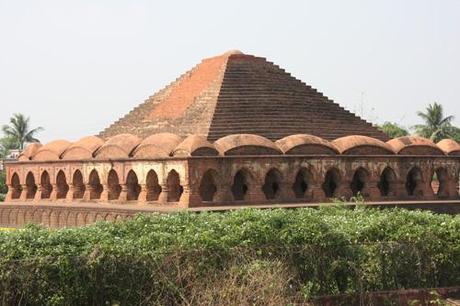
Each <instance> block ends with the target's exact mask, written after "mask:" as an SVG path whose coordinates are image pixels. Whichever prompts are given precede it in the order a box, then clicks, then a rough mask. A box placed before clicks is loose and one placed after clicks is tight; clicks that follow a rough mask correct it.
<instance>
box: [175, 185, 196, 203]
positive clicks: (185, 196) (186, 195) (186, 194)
mask: <svg viewBox="0 0 460 306" xmlns="http://www.w3.org/2000/svg"><path fill="white" fill-rule="evenodd" d="M182 188H183V192H182V194H181V196H180V199H179V206H180V207H188V206H189V203H190V198H191V195H190V186H189V185H183V186H182ZM198 197H200V196H199V195H198ZM200 202H201V198H200Z"/></svg>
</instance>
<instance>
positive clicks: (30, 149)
mask: <svg viewBox="0 0 460 306" xmlns="http://www.w3.org/2000/svg"><path fill="white" fill-rule="evenodd" d="M41 147H42V144H41V143H31V144H29V145H28V146H27V147H26V148H25V149H24V151H22V152H21V154H19V156H18V160H19V161H28V160H30V159H31V158H32V156H34V155H35V154H36V153H37V151H38V150H39V149H40V148H41Z"/></svg>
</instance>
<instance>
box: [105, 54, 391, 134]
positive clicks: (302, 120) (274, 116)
mask: <svg viewBox="0 0 460 306" xmlns="http://www.w3.org/2000/svg"><path fill="white" fill-rule="evenodd" d="M126 133H129V134H133V135H136V136H138V137H140V138H146V137H147V136H149V135H152V134H157V133H174V134H176V135H178V136H180V137H186V136H189V135H196V136H199V137H204V138H205V139H206V140H208V141H215V140H217V139H219V138H222V137H225V136H228V135H232V134H255V135H260V136H263V137H265V138H268V139H270V140H272V141H275V140H278V139H281V138H284V137H286V136H289V135H295V134H312V135H316V136H318V137H321V138H324V139H326V140H333V139H337V138H339V137H344V136H349V135H362V136H368V137H373V138H376V139H378V140H382V141H387V140H388V136H387V135H386V134H384V133H383V132H381V131H379V130H377V129H376V128H375V127H373V126H372V125H371V124H370V123H368V122H366V121H364V120H362V119H361V118H359V117H358V116H356V115H354V114H352V113H351V112H349V111H347V110H345V109H344V108H342V107H340V106H339V105H338V104H336V103H334V102H333V101H332V100H330V99H329V98H327V97H326V96H324V95H323V94H322V93H320V92H318V91H317V90H316V89H314V88H312V87H311V86H309V85H306V84H305V83H303V82H302V81H300V80H298V79H296V78H294V77H293V76H291V75H290V74H289V73H287V72H286V71H284V70H283V69H281V68H280V67H278V66H277V65H275V64H273V63H271V62H269V61H267V60H266V59H265V58H262V57H256V56H253V55H246V54H243V53H241V52H240V51H229V52H227V53H225V54H223V55H220V56H216V57H212V58H208V59H204V60H203V61H202V62H201V63H200V64H198V65H197V66H195V67H194V68H193V69H191V70H190V71H188V72H186V73H185V74H183V75H182V76H181V77H179V78H178V79H177V80H175V81H174V82H172V83H171V84H170V85H168V86H167V87H165V88H164V89H162V90H160V91H159V92H158V93H156V94H155V95H153V96H151V97H150V98H149V99H147V100H146V101H145V102H144V103H142V104H140V105H139V106H137V107H136V108H134V109H133V110H132V111H131V112H129V113H128V114H127V115H125V116H124V117H122V118H121V119H119V120H118V121H117V122H115V123H113V124H112V125H111V126H109V127H108V128H106V129H105V130H104V131H102V132H101V133H100V134H99V136H100V137H102V138H106V139H107V138H109V137H113V136H115V135H118V134H126Z"/></svg>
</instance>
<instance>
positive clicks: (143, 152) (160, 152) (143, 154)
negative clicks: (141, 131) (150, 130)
mask: <svg viewBox="0 0 460 306" xmlns="http://www.w3.org/2000/svg"><path fill="white" fill-rule="evenodd" d="M181 141H182V138H181V137H179V136H177V135H176V134H171V133H158V134H153V135H152V136H149V137H147V138H145V139H144V140H143V141H142V142H141V143H140V145H139V146H138V147H137V148H136V149H135V150H134V152H133V154H132V155H133V157H134V158H138V159H144V158H145V159H150V158H164V157H168V156H170V155H171V153H172V151H173V150H174V148H175V147H176V146H177V145H178V144H179V143H180V142H181Z"/></svg>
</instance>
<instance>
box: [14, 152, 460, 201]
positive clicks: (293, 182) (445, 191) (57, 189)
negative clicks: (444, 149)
mask: <svg viewBox="0 0 460 306" xmlns="http://www.w3.org/2000/svg"><path fill="white" fill-rule="evenodd" d="M336 159H337V158H336ZM174 163H175V164H176V165H178V166H176V167H175V168H171V167H169V165H168V161H162V162H158V163H156V164H155V163H152V162H150V163H149V164H145V165H143V164H142V162H129V163H127V162H118V163H116V164H115V165H105V164H104V165H103V166H100V167H99V168H98V167H94V166H92V165H88V166H89V167H86V165H84V164H80V165H78V166H77V165H74V166H70V167H63V165H62V164H61V163H50V164H48V165H47V166H46V167H31V166H29V165H27V164H18V165H16V166H15V167H10V168H9V169H10V171H12V174H11V176H10V177H11V179H10V182H9V187H10V192H9V200H10V201H22V202H28V201H35V202H40V201H57V202H59V201H61V202H78V201H83V202H117V203H152V204H159V205H161V204H162V205H179V206H181V207H192V206H208V205H225V204H232V203H235V204H238V203H244V204H252V203H254V204H257V203H265V202H266V203H270V202H276V203H286V202H287V203H294V202H327V201H328V199H331V198H340V199H345V200H347V199H350V198H351V197H353V196H358V195H360V196H362V197H364V199H366V200H369V201H386V200H398V199H401V200H411V199H430V200H436V199H458V198H459V194H458V188H459V187H458V184H459V178H458V177H459V174H458V168H459V163H458V161H456V160H453V159H445V160H438V161H437V162H436V163H429V162H426V160H423V158H421V159H419V160H418V161H417V162H411V163H404V165H401V164H400V163H398V162H395V161H394V160H388V161H381V160H380V161H378V162H375V163H370V162H369V159H366V160H362V161H361V162H359V161H357V160H353V161H351V160H349V159H342V160H339V161H337V160H336V162H334V163H331V160H330V159H329V160H328V159H312V158H310V159H303V158H283V157H279V158H273V160H272V162H271V163H270V165H269V167H268V166H265V165H266V164H264V163H259V161H258V160H257V159H254V158H245V159H242V160H233V159H228V160H226V163H222V162H218V160H217V159H216V160H212V159H211V160H210V159H193V160H187V159H183V160H182V161H178V160H175V161H174ZM407 165H411V166H407ZM109 166H110V167H111V168H109ZM219 167H220V168H219ZM167 168H170V170H167ZM70 169H73V170H70ZM155 169H156V170H155ZM185 169H189V172H187V171H186V170H185ZM192 177H193V178H194V179H193V181H190V179H191V178H192ZM195 178H196V179H195Z"/></svg>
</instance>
